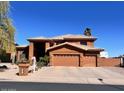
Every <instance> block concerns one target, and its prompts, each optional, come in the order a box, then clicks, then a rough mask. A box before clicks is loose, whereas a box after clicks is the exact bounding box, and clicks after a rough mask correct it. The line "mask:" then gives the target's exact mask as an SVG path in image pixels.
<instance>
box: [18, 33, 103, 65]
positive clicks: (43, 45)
mask: <svg viewBox="0 0 124 93" xmlns="http://www.w3.org/2000/svg"><path fill="white" fill-rule="evenodd" d="M96 39H97V38H95V37H93V36H87V35H72V34H67V35H61V36H57V37H52V38H45V37H37V38H28V39H27V40H28V41H29V45H27V46H17V47H16V50H17V60H20V55H21V54H22V53H24V54H25V55H26V58H27V59H28V60H31V58H32V57H33V56H35V57H36V59H37V61H38V60H39V57H41V56H44V55H48V56H49V57H50V65H51V66H76V67H97V58H98V56H99V54H100V52H101V51H103V49H101V48H96V47H95V46H94V42H95V41H96Z"/></svg>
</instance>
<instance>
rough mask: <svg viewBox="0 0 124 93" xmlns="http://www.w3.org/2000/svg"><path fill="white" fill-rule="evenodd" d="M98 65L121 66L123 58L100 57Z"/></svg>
mask: <svg viewBox="0 0 124 93" xmlns="http://www.w3.org/2000/svg"><path fill="white" fill-rule="evenodd" d="M97 62H98V67H102V66H106V67H120V63H121V60H120V58H100V57H99V58H98V59H97Z"/></svg>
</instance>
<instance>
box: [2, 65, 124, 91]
mask: <svg viewBox="0 0 124 93" xmlns="http://www.w3.org/2000/svg"><path fill="white" fill-rule="evenodd" d="M8 66H9V67H10V69H9V70H7V71H5V72H0V81H1V82H0V87H2V85H1V84H3V83H4V84H6V83H7V82H11V83H8V84H13V83H17V85H18V83H19V82H20V83H23V84H24V86H25V85H26V84H27V85H29V86H30V87H31V86H32V87H33V86H34V85H35V84H36V86H37V84H41V86H42V88H41V87H33V88H36V89H34V90H38V89H40V90H43V89H45V88H44V87H49V88H48V89H47V90H49V89H51V90H56V89H57V88H56V87H58V89H59V90H100V89H101V90H124V68H119V67H52V66H51V67H43V68H41V69H40V70H38V71H36V72H35V73H29V75H28V76H17V75H16V73H17V72H18V67H17V66H13V65H10V64H8ZM5 82H6V83H5ZM24 82H25V83H24ZM31 84H33V85H31ZM42 84H43V85H46V86H44V87H43V85H42ZM13 85H14V84H13ZM47 85H51V87H52V88H50V86H47ZM57 85H58V86H57ZM70 85H72V87H71V86H70ZM9 86H10V85H9ZM15 86H16V85H15ZM29 86H26V87H29ZM59 86H60V87H59ZM62 86H63V87H62ZM65 86H66V87H65ZM69 86H70V87H71V89H69V88H67V87H69ZM76 86H79V87H77V88H76ZM95 86H96V87H95ZM98 86H99V87H100V86H101V87H100V88H99V87H98ZM13 87H14V86H13ZM16 87H17V86H16ZM30 87H29V90H30ZM86 87H87V88H86ZM19 88H20V87H19ZM24 88H25V87H24ZM37 88H38V89H37ZM27 89H28V88H27ZM22 90H23V89H22Z"/></svg>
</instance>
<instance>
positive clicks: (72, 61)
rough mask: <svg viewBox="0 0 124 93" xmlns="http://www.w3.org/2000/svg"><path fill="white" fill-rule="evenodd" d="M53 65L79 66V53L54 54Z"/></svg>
mask: <svg viewBox="0 0 124 93" xmlns="http://www.w3.org/2000/svg"><path fill="white" fill-rule="evenodd" d="M53 65H54V66H79V55H74V54H54V55H53Z"/></svg>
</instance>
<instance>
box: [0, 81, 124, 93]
mask: <svg viewBox="0 0 124 93" xmlns="http://www.w3.org/2000/svg"><path fill="white" fill-rule="evenodd" d="M123 90H124V85H100V84H71V83H47V82H45V83H42V82H10V81H0V91H123Z"/></svg>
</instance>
